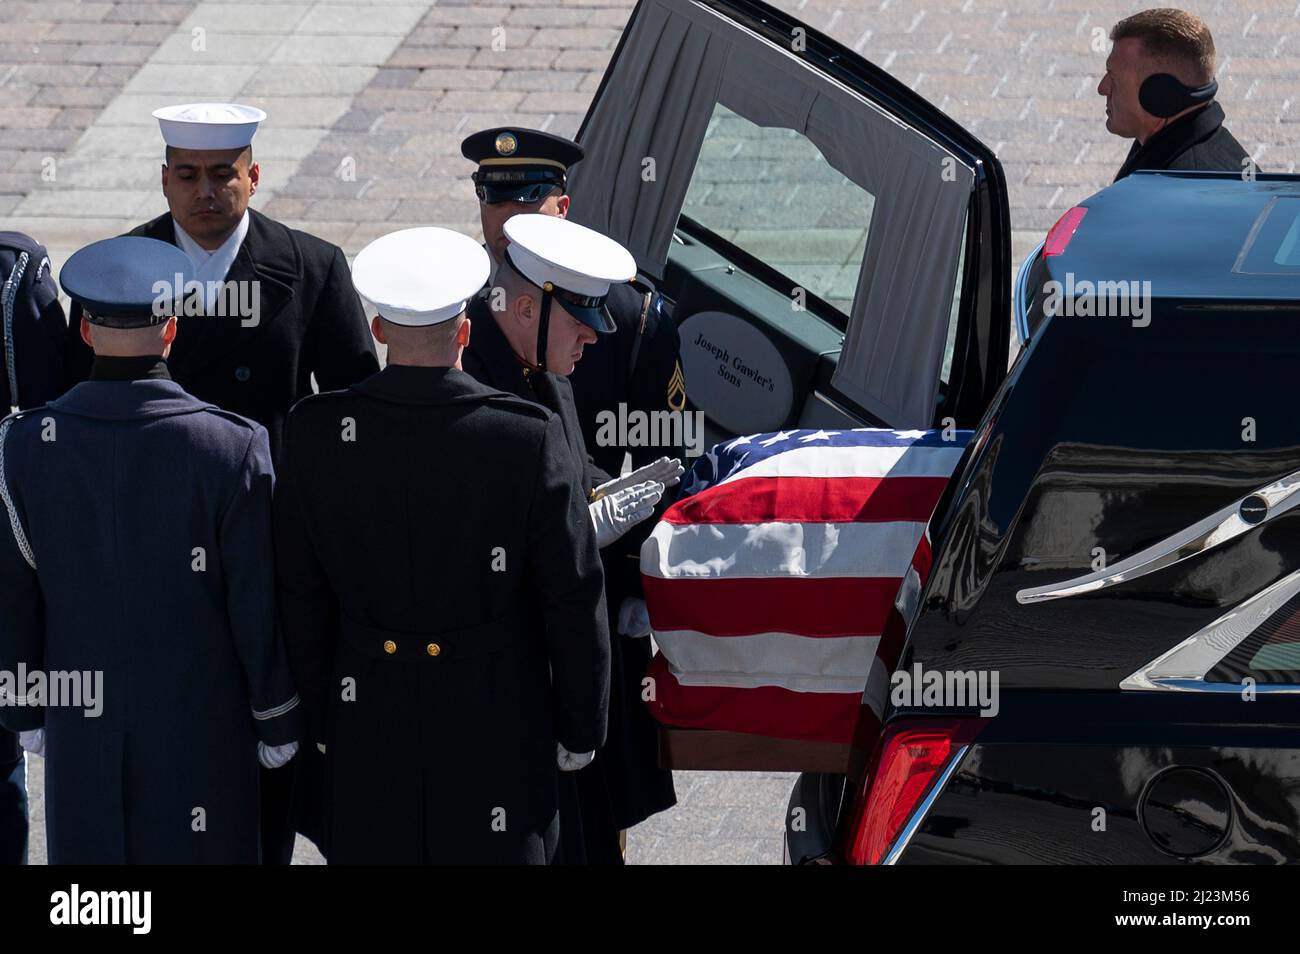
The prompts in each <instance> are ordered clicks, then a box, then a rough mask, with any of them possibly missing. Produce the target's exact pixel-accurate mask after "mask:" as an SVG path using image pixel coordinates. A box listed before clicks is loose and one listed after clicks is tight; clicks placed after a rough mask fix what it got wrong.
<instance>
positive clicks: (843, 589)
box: [641, 575, 898, 636]
mask: <svg viewBox="0 0 1300 954" xmlns="http://www.w3.org/2000/svg"><path fill="white" fill-rule="evenodd" d="M641 582H642V586H643V587H644V591H645V600H646V605H647V606H648V607H649V610H650V624H651V626H653V627H654V628H655V629H657V630H660V631H663V632H670V631H672V630H678V629H689V630H695V631H696V632H701V633H708V634H710V635H712V636H752V635H753V634H755V633H791V634H793V635H795V636H875V635H877V634H879V633H880V632H881V631H882V630H883V629H884V627H885V621H886V619H887V618H888V617H889V612H890V610H892V609H893V607H894V597H895V595H896V594H897V593H898V578H897V577H838V576H837V577H813V578H798V577H788V576H782V577H773V578H761V579H730V580H727V579H724V580H717V579H680V578H679V579H674V580H664V579H660V578H659V577H655V576H645V575H643V576H642V577H641Z"/></svg>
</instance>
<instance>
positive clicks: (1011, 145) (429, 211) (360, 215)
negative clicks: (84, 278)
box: [0, 0, 1300, 862]
mask: <svg viewBox="0 0 1300 954" xmlns="http://www.w3.org/2000/svg"><path fill="white" fill-rule="evenodd" d="M776 2H777V5H778V6H782V7H783V8H785V9H789V10H791V11H792V12H794V13H795V14H796V15H797V16H798V17H799V18H800V19H801V20H803V21H804V22H805V23H806V24H807V25H808V26H810V27H812V28H813V29H817V30H820V31H822V32H824V33H827V34H829V35H830V36H832V37H833V38H835V39H837V40H838V41H840V42H841V43H843V44H844V45H845V46H847V47H849V48H850V49H852V50H855V51H857V52H858V53H860V54H862V55H863V56H865V57H867V58H868V59H869V60H871V61H872V62H874V63H876V64H877V65H879V66H881V67H883V68H884V69H886V70H888V71H889V72H890V73H892V74H893V75H894V76H895V77H897V78H898V79H899V80H901V81H902V82H903V83H905V84H907V85H908V86H910V87H912V88H913V89H915V90H917V91H918V92H920V93H921V94H922V95H924V96H926V97H927V98H928V99H930V100H931V101H932V102H934V103H936V104H937V105H939V106H940V107H941V108H942V109H944V110H945V111H946V112H948V113H949V114H950V115H951V116H952V117H953V118H954V119H956V120H957V121H958V122H960V123H962V124H963V125H965V126H967V127H968V128H970V129H972V130H974V131H975V132H976V134H977V135H979V136H980V137H981V138H982V139H984V141H985V142H987V143H988V144H989V145H990V146H992V147H993V148H994V149H995V151H996V152H997V154H998V156H999V158H1000V160H1001V162H1002V165H1003V168H1004V170H1005V172H1006V176H1007V181H1008V183H1009V187H1010V199H1011V217H1012V224H1013V228H1014V229H1015V232H1014V235H1013V246H1014V249H1015V251H1016V257H1017V259H1018V258H1019V257H1020V256H1021V255H1023V254H1024V253H1025V252H1027V251H1028V249H1029V248H1030V247H1031V246H1032V245H1033V244H1034V243H1035V242H1037V241H1038V240H1039V239H1041V237H1042V235H1043V233H1044V231H1045V230H1046V229H1047V228H1048V226H1050V225H1051V223H1052V222H1053V221H1055V219H1056V218H1057V217H1058V216H1059V215H1060V214H1061V213H1062V212H1063V211H1065V210H1066V209H1067V208H1069V207H1070V206H1071V205H1072V204H1074V203H1075V202H1077V201H1078V200H1079V199H1082V198H1084V197H1086V196H1088V195H1089V194H1091V193H1093V192H1095V191H1096V190H1098V189H1100V188H1102V187H1104V186H1105V185H1106V184H1108V183H1109V181H1110V179H1111V177H1112V176H1113V174H1114V172H1115V170H1116V168H1118V166H1119V163H1120V161H1121V160H1122V158H1123V156H1124V154H1125V152H1126V150H1127V143H1125V142H1121V141H1120V140H1117V139H1115V138H1114V137H1111V136H1109V135H1108V134H1107V133H1106V132H1105V129H1104V126H1103V108H1102V100H1101V98H1100V97H1098V96H1097V95H1096V93H1095V89H1096V84H1097V82H1098V80H1099V79H1100V77H1101V74H1102V72H1103V69H1104V66H1103V64H1104V62H1105V56H1106V53H1105V48H1104V44H1096V43H1095V40H1096V39H1097V37H1098V35H1099V31H1100V35H1101V36H1102V37H1104V34H1105V32H1106V31H1107V30H1108V29H1109V27H1110V25H1111V24H1113V23H1114V22H1115V21H1116V20H1117V19H1119V18H1120V17H1122V16H1124V15H1126V14H1128V13H1130V12H1133V11H1134V10H1137V9H1139V8H1140V7H1141V6H1144V5H1145V4H1142V3H1135V2H1131V0H867V2H863V3H846V2H844V0H776ZM1153 5H1154V3H1153ZM1182 5H1183V6H1185V7H1187V8H1188V9H1191V10H1194V11H1195V12H1197V13H1199V14H1201V15H1202V16H1204V17H1205V18H1206V19H1207V20H1208V21H1209V23H1210V25H1211V28H1212V29H1213V30H1214V33H1215V41H1216V45H1217V47H1218V50H1219V74H1218V79H1219V82H1220V85H1221V91H1220V96H1219V98H1220V100H1221V101H1222V102H1223V104H1224V107H1225V110H1226V111H1227V114H1228V125H1229V127H1230V128H1231V129H1232V131H1233V132H1234V133H1235V134H1236V136H1237V137H1238V139H1240V140H1241V142H1242V143H1243V145H1245V147H1246V148H1247V150H1249V151H1250V152H1251V153H1252V155H1253V156H1254V158H1255V159H1256V160H1257V161H1258V162H1259V164H1260V166H1261V168H1263V169H1265V170H1269V171H1294V170H1295V157H1296V145H1297V141H1298V140H1300V135H1298V134H1300V126H1297V125H1296V123H1297V122H1298V121H1300V119H1298V118H1297V103H1300V18H1298V16H1300V7H1297V6H1296V5H1295V3H1294V2H1282V0H1195V2H1187V3H1183V4H1182ZM631 8H632V2H631V0H487V3H486V4H484V3H481V2H475V0H440V2H437V3H436V4H435V3H433V2H430V0H283V2H282V0H256V2H254V0H242V2H240V0H194V2H166V3H150V2H119V0H85V2H74V0H40V2H37V0H3V5H2V7H0V12H2V13H3V16H2V17H0V217H3V218H0V227H3V228H6V229H18V230H21V231H25V232H28V233H30V234H32V235H34V236H36V237H37V238H39V239H40V240H41V241H43V242H45V243H46V244H47V245H48V246H49V247H50V250H51V254H52V259H53V261H54V266H55V269H56V273H57V269H58V268H59V267H60V266H61V264H62V262H63V261H64V260H65V259H66V257H67V255H68V254H69V253H70V252H71V251H72V250H74V249H75V248H77V247H79V246H80V245H83V244H85V243H86V242H88V241H92V240H94V239H98V238H103V237H105V236H108V235H112V234H116V233H118V232H120V231H123V230H125V229H126V228H129V227H131V226H133V225H135V224H137V223H138V222H140V221H142V220H144V219H146V218H148V217H151V216H153V215H156V214H158V213H159V212H161V211H163V210H164V208H165V205H164V203H163V200H162V196H161V194H160V191H159V188H158V166H159V163H160V162H161V158H162V144H161V141H160V140H159V138H158V136H157V132H156V127H155V125H154V123H153V120H152V119H151V118H150V116H149V113H150V111H151V110H152V109H153V108H154V107H156V106H158V105H161V104H163V103H169V102H181V101H192V100H200V99H215V98H237V99H240V100H243V101H246V102H250V103H253V104H255V105H259V106H262V107H263V108H264V109H266V110H267V112H268V113H269V114H270V119H269V121H268V123H267V125H266V126H265V127H264V128H263V130H262V131H261V132H260V133H259V135H258V138H257V148H256V150H255V152H256V155H257V158H258V160H259V161H260V162H261V165H262V172H263V188H262V189H261V190H260V192H259V194H258V196H257V197H256V198H255V205H257V207H259V208H262V209H263V210H265V211H267V212H269V213H270V214H272V215H275V216H277V217H279V218H281V219H283V220H285V221H286V222H288V223H289V224H291V225H295V226H298V227H302V228H306V229H309V230H311V231H314V232H316V233H318V234H320V235H322V236H324V237H326V238H328V239H330V240H332V241H335V242H337V243H339V244H341V245H342V246H343V247H344V249H345V250H346V251H347V252H348V253H349V254H355V252H356V251H357V250H358V249H359V248H360V247H361V246H362V245H364V244H365V243H366V242H367V241H369V240H370V239H371V238H373V237H375V236H376V235H379V234H381V233H383V232H386V231H389V230H391V229H395V228H400V227H403V226H410V225H430V224H439V225H448V226H451V227H455V228H460V229H463V230H465V231H467V232H471V233H474V232H477V229H478V222H477V214H476V206H475V200H474V198H473V192H472V189H471V187H470V184H469V182H468V175H469V173H470V171H471V168H470V165H469V164H468V163H467V162H465V161H464V160H463V159H462V158H461V156H460V152H459V141H460V139H461V138H462V136H464V135H465V134H466V133H468V132H470V131H472V130H474V129H477V128H482V127H486V126H489V125H497V124H507V123H509V124H520V125H530V126H535V127H539V128H543V129H548V130H550V131H552V132H556V133H560V134H572V133H573V132H575V131H576V129H577V128H578V124H579V122H580V121H581V118H582V115H583V113H584V112H585V110H586V108H587V105H588V103H589V101H590V98H591V95H592V93H593V92H594V90H595V89H596V87H597V85H598V84H599V82H600V77H601V74H602V72H603V70H604V67H605V65H606V63H607V62H608V59H609V57H610V55H611V53H612V51H613V49H614V47H615V45H616V44H617V42H618V36H619V33H620V30H621V28H622V26H623V24H624V23H625V22H626V19H627V16H628V14H629V12H630V10H631ZM725 133H727V129H726V128H725V127H723V128H720V130H719V136H720V137H721V138H719V139H718V140H717V141H713V140H711V143H712V145H711V146H710V148H711V149H715V148H716V149H721V148H722V147H721V145H720V143H721V142H722V139H723V138H725V135H724V134H725ZM767 135H768V134H767V133H765V134H764V135H763V136H751V135H750V134H749V133H748V132H746V134H745V135H743V136H739V137H736V138H737V141H739V140H744V141H743V142H740V143H739V147H738V151H737V152H735V153H734V154H727V153H719V154H716V155H715V154H713V153H706V155H705V160H704V161H705V162H706V163H709V162H712V163H714V165H713V167H712V169H711V170H710V171H709V172H708V174H707V175H703V174H702V177H701V190H700V191H699V192H696V193H694V194H693V196H692V197H691V200H690V201H692V202H700V203H707V202H708V199H709V195H708V189H709V188H713V187H719V186H723V185H724V184H726V185H727V186H728V187H730V186H733V185H734V186H737V187H741V188H746V189H748V190H750V191H751V192H752V193H753V194H755V195H759V194H772V195H773V198H772V201H777V199H781V200H783V201H785V202H787V203H788V202H792V201H794V202H803V201H804V199H805V197H807V196H809V195H814V196H815V195H817V194H818V189H819V188H822V187H825V186H828V185H833V184H834V179H833V176H832V177H830V178H827V175H828V170H826V169H825V168H821V167H819V166H818V165H817V159H816V157H815V156H813V157H809V156H794V157H791V156H788V155H787V156H785V157H784V158H783V161H785V160H791V161H793V160H798V161H799V162H801V163H802V166H801V171H800V172H799V173H798V180H799V181H798V182H794V183H783V182H781V181H780V180H781V179H782V177H784V176H786V175H787V173H786V172H785V171H783V170H773V169H772V168H770V167H767V166H764V164H763V163H762V162H744V161H737V160H738V159H740V160H744V159H751V158H761V157H762V154H761V150H762V149H763V148H766V146H769V145H771V143H770V142H768V141H767V138H766V137H767ZM731 148H736V144H735V143H732V146H731ZM772 182H776V183H778V189H776V190H773V189H772V188H771V187H770V183H772ZM796 187H797V189H796ZM790 190H794V191H790ZM799 190H803V191H799ZM823 214H824V218H821V219H819V222H818V227H820V228H823V229H825V230H827V234H826V235H825V236H823V238H826V239H828V240H830V241H833V242H834V243H836V244H835V249H836V253H835V254H836V255H837V256H839V254H840V252H841V251H843V258H837V259H836V261H835V262H834V263H831V264H818V265H816V267H815V268H816V270H810V271H809V272H808V274H807V275H806V277H805V276H804V275H802V274H800V275H799V276H798V278H799V280H800V281H804V282H805V283H807V284H808V286H809V287H813V288H819V289H820V290H821V291H822V293H823V294H825V295H826V296H827V297H830V298H832V299H836V298H839V299H840V300H842V296H843V294H844V282H845V276H846V275H847V274H850V271H849V270H848V269H847V266H848V265H849V264H850V263H851V262H852V261H853V256H854V254H855V253H857V252H858V244H857V239H856V237H855V231H854V230H855V229H857V230H860V229H861V228H862V227H863V226H862V223H861V222H860V220H858V219H856V218H854V216H856V215H858V214H859V211H858V210H857V209H856V208H855V209H851V210H844V209H834V208H826V209H824V210H823ZM860 214H861V215H862V216H867V215H869V203H868V204H867V205H866V206H864V207H863V208H862V209H861V210H860ZM845 217H847V218H848V219H849V221H848V222H845V221H844V219H845ZM733 238H734V236H733ZM754 238H755V240H761V239H763V237H762V236H755V237H754ZM785 264H786V267H787V268H788V269H789V270H790V271H791V273H792V274H793V273H794V272H796V271H797V270H798V269H800V268H801V267H802V266H804V265H807V264H809V263H807V262H800V261H797V260H789V261H786V262H785ZM39 774H40V773H39V767H37V769H35V770H34V771H33V777H34V778H35V779H37V781H38V782H39ZM789 785H790V778H789V777H788V776H787V777H783V776H766V775H754V776H748V775H726V774H712V773H690V774H684V775H683V776H682V778H681V781H680V792H681V796H682V804H681V805H680V806H679V807H678V808H677V809H676V810H675V811H674V812H671V813H666V814H665V815H664V816H661V817H659V818H656V819H653V820H652V821H651V822H649V823H647V824H646V825H645V826H642V827H641V828H639V829H636V830H634V832H633V833H632V836H631V838H630V840H629V851H628V854H629V860H632V861H635V862H655V861H667V860H672V861H679V860H693V861H732V862H739V861H745V862H748V861H755V860H764V861H777V860H779V858H780V830H781V817H782V813H783V810H784V802H785V795H786V794H787V793H788V790H789ZM312 856H313V853H312V852H310V851H309V850H303V851H302V852H300V859H301V860H303V861H309V860H311V859H312ZM317 857H318V856H317Z"/></svg>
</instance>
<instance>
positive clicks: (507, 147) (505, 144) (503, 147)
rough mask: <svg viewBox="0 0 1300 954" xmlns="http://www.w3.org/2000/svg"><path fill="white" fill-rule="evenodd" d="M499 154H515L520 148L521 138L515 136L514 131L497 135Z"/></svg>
mask: <svg viewBox="0 0 1300 954" xmlns="http://www.w3.org/2000/svg"><path fill="white" fill-rule="evenodd" d="M495 145H496V147H497V155H498V156H513V155H514V154H515V150H517V149H518V148H519V140H518V139H516V138H515V134H514V133H508V132H505V133H501V134H500V135H499V136H497V139H496V143H495Z"/></svg>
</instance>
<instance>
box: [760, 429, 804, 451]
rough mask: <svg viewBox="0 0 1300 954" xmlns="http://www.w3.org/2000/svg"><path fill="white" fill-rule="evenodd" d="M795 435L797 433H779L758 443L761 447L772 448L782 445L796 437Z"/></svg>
mask: <svg viewBox="0 0 1300 954" xmlns="http://www.w3.org/2000/svg"><path fill="white" fill-rule="evenodd" d="M795 433H796V432H795V431H777V432H776V433H775V434H773V435H772V436H771V437H769V438H768V439H767V440H765V441H759V442H758V443H759V446H760V447H771V446H772V445H773V444H777V443H780V442H781V441H788V440H789V439H790V438H792V437H794V435H795Z"/></svg>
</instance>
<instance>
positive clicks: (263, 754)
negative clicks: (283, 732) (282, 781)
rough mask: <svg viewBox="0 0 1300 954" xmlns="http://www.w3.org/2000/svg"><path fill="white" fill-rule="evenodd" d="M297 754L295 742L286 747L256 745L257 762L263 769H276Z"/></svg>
mask: <svg viewBox="0 0 1300 954" xmlns="http://www.w3.org/2000/svg"><path fill="white" fill-rule="evenodd" d="M297 754H298V743H297V742H290V743H289V744H288V745H267V744H266V743H265V742H259V743H257V760H258V761H259V762H261V763H262V766H263V767H264V768H269V769H278V768H279V767H280V766H281V765H283V764H284V763H285V762H287V761H289V760H290V759H291V758H293V757H294V756H295V755H297Z"/></svg>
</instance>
